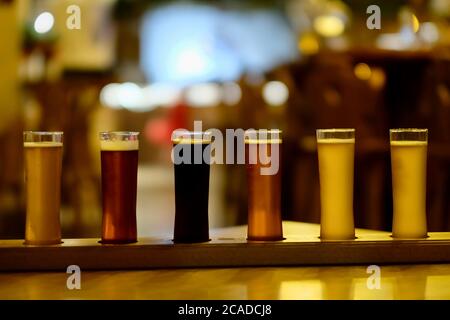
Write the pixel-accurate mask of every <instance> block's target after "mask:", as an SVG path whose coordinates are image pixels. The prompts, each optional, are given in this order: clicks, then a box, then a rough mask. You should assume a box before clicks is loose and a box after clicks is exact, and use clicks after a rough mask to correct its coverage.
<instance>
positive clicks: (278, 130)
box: [244, 129, 283, 133]
mask: <svg viewBox="0 0 450 320" xmlns="http://www.w3.org/2000/svg"><path fill="white" fill-rule="evenodd" d="M247 132H256V133H260V132H265V133H283V131H282V130H281V129H247V130H245V131H244V133H247Z"/></svg>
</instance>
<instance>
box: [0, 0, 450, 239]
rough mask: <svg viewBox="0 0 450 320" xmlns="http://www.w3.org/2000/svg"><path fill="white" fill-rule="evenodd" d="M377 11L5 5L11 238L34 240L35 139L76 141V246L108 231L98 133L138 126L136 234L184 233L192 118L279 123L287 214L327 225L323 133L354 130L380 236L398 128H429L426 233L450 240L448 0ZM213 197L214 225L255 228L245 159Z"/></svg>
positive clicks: (388, 4) (66, 210)
mask: <svg viewBox="0 0 450 320" xmlns="http://www.w3.org/2000/svg"><path fill="white" fill-rule="evenodd" d="M372 2H373V1H372V0H342V1H340V0H333V1H329V0H288V1H277V0H259V1H258V0H248V1H238V0H219V1H150V0H148V1H145V0H140V1H137V0H136V1H133V0H0V44H1V45H0V238H20V237H23V233H24V219H25V203H24V199H25V197H24V183H23V156H22V153H23V150H22V149H23V147H22V131H24V130H63V131H64V132H65V141H64V164H63V165H64V169H63V181H62V185H63V193H62V212H61V217H62V225H63V237H65V238H67V237H98V236H99V235H100V225H101V202H100V199H101V190H100V160H99V157H100V152H99V145H98V132H99V131H102V130H133V131H139V132H141V136H140V166H139V177H138V232H139V235H140V236H158V235H162V234H171V232H172V228H173V218H174V194H173V192H174V187H173V167H172V164H171V161H170V149H171V143H170V135H171V132H172V130H174V129H176V128H188V129H189V128H192V126H193V121H194V120H202V121H203V128H204V129H207V128H219V129H223V130H224V129H225V128H280V129H282V130H283V138H284V146H283V148H284V149H283V157H282V168H283V172H282V175H283V176H282V178H283V183H282V206H283V208H282V209H283V217H284V219H289V220H296V221H305V222H316V223H317V222H319V213H320V207H319V186H318V182H319V180H318V169H317V157H316V146H315V129H316V128H329V127H354V128H356V132H357V143H356V148H357V152H356V162H355V166H356V176H355V219H356V225H357V227H364V228H373V229H380V230H390V227H391V219H392V213H391V211H392V196H391V174H390V160H389V137H388V129H389V128H393V127H426V128H429V130H430V136H429V158H428V165H429V168H428V194H427V197H428V198H427V200H428V222H429V230H430V231H450V199H449V198H450V1H449V0H384V1H381V0H380V1H377V4H378V5H379V6H380V8H381V29H380V30H369V29H368V28H367V26H366V20H367V19H368V18H369V16H370V14H367V13H366V10H367V7H368V6H369V5H371V4H372ZM78 9H79V10H78ZM78 14H79V15H78ZM77 19H79V20H77ZM77 22H81V23H80V25H79V26H78V25H77ZM78 27H80V28H78ZM210 188H211V189H210V226H211V227H223V226H231V225H236V224H244V223H246V215H247V211H246V206H247V204H246V183H245V167H244V166H239V165H227V166H225V165H214V166H213V167H212V171H211V187H210Z"/></svg>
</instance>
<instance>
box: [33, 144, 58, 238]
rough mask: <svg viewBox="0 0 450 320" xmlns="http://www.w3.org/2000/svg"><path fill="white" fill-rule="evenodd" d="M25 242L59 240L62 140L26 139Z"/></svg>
mask: <svg viewBox="0 0 450 320" xmlns="http://www.w3.org/2000/svg"><path fill="white" fill-rule="evenodd" d="M24 147H25V183H26V193H27V205H26V207H27V214H26V228H25V243H27V244H57V243H61V225H60V201H61V200H60V197H61V170H62V168H61V167H62V143H60V142H25V143H24Z"/></svg>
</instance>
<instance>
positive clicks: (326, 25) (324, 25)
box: [314, 15, 345, 37]
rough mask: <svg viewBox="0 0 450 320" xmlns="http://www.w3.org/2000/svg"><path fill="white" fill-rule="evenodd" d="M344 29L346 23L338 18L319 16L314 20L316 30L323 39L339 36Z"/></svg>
mask: <svg viewBox="0 0 450 320" xmlns="http://www.w3.org/2000/svg"><path fill="white" fill-rule="evenodd" d="M344 29H345V25H344V22H343V21H342V20H341V19H339V18H338V17H336V16H331V15H330V16H318V17H317V18H316V19H314V30H316V31H317V33H318V34H320V35H321V36H323V37H336V36H339V35H341V34H342V33H343V32H344Z"/></svg>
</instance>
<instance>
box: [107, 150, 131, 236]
mask: <svg viewBox="0 0 450 320" xmlns="http://www.w3.org/2000/svg"><path fill="white" fill-rule="evenodd" d="M101 162H102V198H103V199H102V200H103V227H102V243H131V242H136V241H137V231H136V229H137V228H136V190H137V167H138V150H126V151H101Z"/></svg>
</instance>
